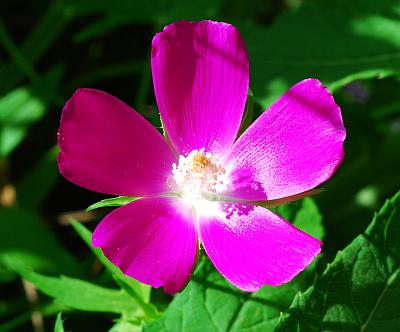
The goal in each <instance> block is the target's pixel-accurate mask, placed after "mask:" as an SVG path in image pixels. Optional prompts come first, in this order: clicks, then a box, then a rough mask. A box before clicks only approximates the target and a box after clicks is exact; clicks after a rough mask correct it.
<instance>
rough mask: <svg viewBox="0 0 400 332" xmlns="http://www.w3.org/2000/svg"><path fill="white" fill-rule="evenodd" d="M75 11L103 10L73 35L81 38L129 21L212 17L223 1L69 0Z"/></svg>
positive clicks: (161, 22)
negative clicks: (99, 16)
mask: <svg viewBox="0 0 400 332" xmlns="http://www.w3.org/2000/svg"><path fill="white" fill-rule="evenodd" d="M68 3H69V5H70V6H71V7H73V10H74V14H75V15H77V14H79V15H83V14H88V13H96V14H97V13H102V15H101V18H100V19H99V20H97V21H95V22H94V23H90V24H89V25H88V26H87V27H85V28H84V29H83V30H82V31H80V32H79V33H78V34H77V35H76V37H75V39H76V41H79V42H81V41H84V40H87V39H91V38H94V37H96V36H98V35H101V34H103V33H104V32H106V31H110V30H112V29H115V28H117V27H120V26H122V25H126V24H132V23H146V24H149V23H153V24H157V25H161V26H162V25H164V24H168V23H170V22H174V21H178V20H181V19H183V18H184V19H187V20H194V21H196V20H201V19H204V17H208V18H212V17H215V16H216V14H217V13H218V11H219V9H220V7H221V6H222V4H223V1H221V0H215V1H209V0H192V1H186V0H175V1H174V2H173V5H172V3H171V2H169V1H158V0H140V1H134V2H133V1H129V0H128V1H124V0H122V1H108V0H97V1H95V0H86V1H85V2H82V1H78V0H69V1H68Z"/></svg>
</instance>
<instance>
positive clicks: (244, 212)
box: [199, 202, 322, 292]
mask: <svg viewBox="0 0 400 332" xmlns="http://www.w3.org/2000/svg"><path fill="white" fill-rule="evenodd" d="M210 204H212V205H213V207H211V206H210V207H209V209H208V210H207V211H214V212H212V213H209V214H208V215H207V211H203V212H204V213H203V214H201V215H200V220H199V225H200V238H201V241H202V244H203V247H204V249H205V251H206V253H207V255H208V257H209V258H210V259H211V261H212V262H213V264H214V265H215V267H216V269H217V270H218V271H219V272H220V273H221V274H222V275H223V276H224V277H225V278H226V279H228V280H229V281H230V282H231V283H232V284H234V285H235V286H236V287H238V288H239V289H241V290H244V291H247V292H255V291H257V290H258V289H259V288H260V287H262V286H263V285H272V286H276V285H281V284H283V283H286V282H289V281H290V280H291V279H293V278H294V277H295V276H296V275H297V274H298V273H300V272H301V271H302V270H303V269H304V268H305V267H307V265H309V264H310V263H311V261H312V260H313V259H314V257H316V256H317V255H318V254H319V253H320V251H321V248H320V246H321V245H322V243H321V242H320V241H319V240H317V239H315V238H313V237H312V236H310V235H308V234H306V233H304V232H303V231H301V230H299V229H297V228H296V227H294V226H293V225H291V224H290V223H288V222H286V221H285V220H284V219H282V218H281V217H279V216H277V215H276V214H274V213H272V212H271V211H269V210H267V209H264V208H261V207H258V206H253V205H248V204H241V203H229V202H225V203H223V202H218V203H217V202H210ZM215 211H218V212H215Z"/></svg>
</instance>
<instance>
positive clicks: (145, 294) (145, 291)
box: [71, 221, 158, 318]
mask: <svg viewBox="0 0 400 332" xmlns="http://www.w3.org/2000/svg"><path fill="white" fill-rule="evenodd" d="M71 224H72V226H73V227H74V229H75V231H76V232H77V233H78V234H79V236H80V237H81V238H82V239H83V240H84V241H85V243H86V244H87V245H88V247H89V248H90V250H91V251H92V252H93V253H94V254H95V255H96V256H97V258H98V259H99V260H100V262H101V263H103V265H104V266H105V267H106V268H107V269H108V270H109V271H110V272H111V273H112V275H113V276H114V278H115V280H116V281H117V282H118V281H119V282H118V284H119V285H120V286H121V287H122V288H124V289H125V290H126V291H127V293H128V294H129V295H131V297H132V298H133V300H134V301H135V302H136V303H137V304H138V305H139V306H140V308H141V309H142V310H143V312H144V313H145V314H146V315H147V317H149V318H153V317H155V316H157V315H158V312H157V309H156V308H155V307H154V306H153V305H152V304H151V303H149V302H150V292H151V287H150V286H148V285H145V284H142V283H140V282H139V281H137V280H135V279H133V278H131V277H128V276H127V275H125V274H123V273H122V272H121V270H120V269H119V268H118V267H117V266H115V265H114V264H113V263H111V262H110V261H109V260H108V259H107V258H106V257H105V256H104V255H103V253H102V251H101V249H100V248H93V246H92V233H91V232H90V231H89V230H88V229H87V228H86V227H85V226H83V225H82V224H80V223H78V222H76V221H72V222H71Z"/></svg>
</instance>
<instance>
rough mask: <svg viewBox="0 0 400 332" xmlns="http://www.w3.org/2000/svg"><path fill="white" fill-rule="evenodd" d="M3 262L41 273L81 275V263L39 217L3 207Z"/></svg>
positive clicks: (0, 255) (0, 241) (0, 217)
mask: <svg viewBox="0 0 400 332" xmlns="http://www.w3.org/2000/svg"><path fill="white" fill-rule="evenodd" d="M0 225H1V232H0V263H2V264H3V265H4V266H5V267H8V262H9V259H5V258H6V257H8V258H11V259H13V258H14V259H17V260H20V261H22V262H23V263H24V264H26V265H28V266H30V267H33V268H34V269H36V270H38V271H41V272H49V273H68V274H73V275H78V274H79V271H80V269H79V264H78V262H77V261H76V260H75V258H74V257H73V256H72V255H71V254H70V253H69V252H68V251H67V250H66V249H64V247H62V245H61V244H60V243H59V241H58V240H57V238H56V237H55V236H54V234H53V233H52V232H51V231H50V230H49V229H48V228H47V227H46V226H45V225H44V224H42V223H41V221H40V219H39V217H38V216H36V215H35V214H32V213H28V212H26V211H23V210H20V209H18V208H0Z"/></svg>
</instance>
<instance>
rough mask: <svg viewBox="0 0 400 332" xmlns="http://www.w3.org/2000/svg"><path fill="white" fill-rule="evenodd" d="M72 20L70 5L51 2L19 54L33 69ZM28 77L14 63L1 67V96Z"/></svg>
mask: <svg viewBox="0 0 400 332" xmlns="http://www.w3.org/2000/svg"><path fill="white" fill-rule="evenodd" d="M71 18H72V15H71V10H70V8H69V6H68V4H64V3H63V2H62V1H54V2H51V3H50V5H49V6H48V7H47V8H46V9H44V10H43V16H42V17H41V18H40V20H39V22H38V23H37V25H36V26H34V27H33V28H32V29H30V34H29V36H28V37H27V38H26V39H25V40H24V41H23V42H22V43H21V45H20V47H19V52H20V53H21V54H23V55H24V61H25V62H26V63H27V64H28V65H29V66H31V67H34V64H35V63H36V62H37V61H38V60H39V59H40V58H41V57H42V55H43V54H44V53H45V51H46V50H47V49H48V48H49V47H50V45H51V43H52V42H53V41H54V40H55V39H56V37H57V36H58V35H59V33H60V32H62V31H63V28H64V27H65V25H66V24H67V23H68V22H69V20H70V19H71ZM24 76H26V71H25V72H24V71H23V70H21V68H20V67H19V65H18V64H16V63H15V62H14V61H12V62H10V63H6V64H4V65H2V66H0V95H2V94H4V93H6V92H8V91H9V90H10V89H12V88H13V87H15V85H16V84H18V83H19V82H20V81H21V80H22V79H23V78H24Z"/></svg>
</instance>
